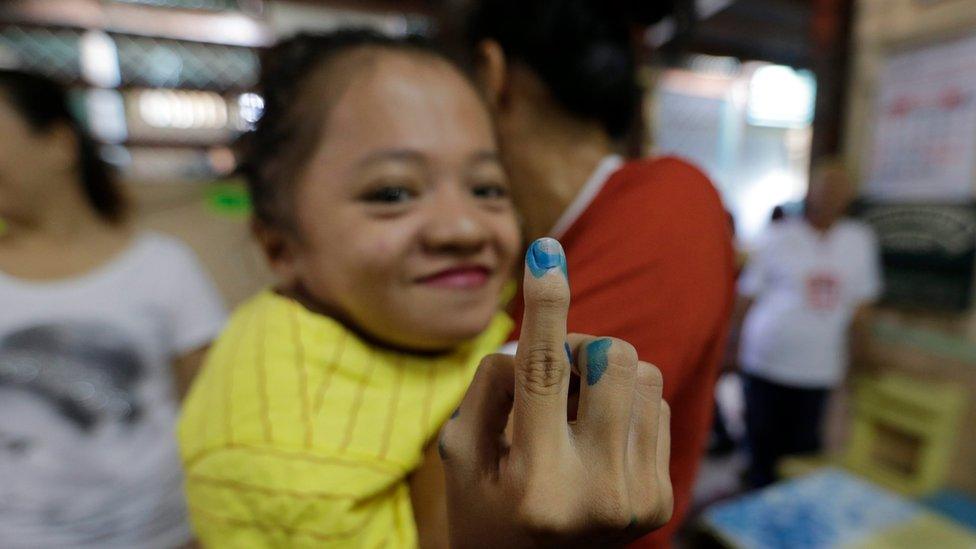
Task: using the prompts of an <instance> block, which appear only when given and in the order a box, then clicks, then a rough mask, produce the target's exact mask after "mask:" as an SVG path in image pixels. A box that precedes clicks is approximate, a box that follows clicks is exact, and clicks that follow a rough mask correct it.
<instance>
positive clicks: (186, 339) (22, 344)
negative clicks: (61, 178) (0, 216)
mask: <svg viewBox="0 0 976 549" xmlns="http://www.w3.org/2000/svg"><path fill="white" fill-rule="evenodd" d="M224 320H225V310H224V307H223V304H222V303H221V300H220V298H219V296H218V294H217V292H216V290H215V288H214V286H213V284H212V283H211V281H210V278H209V277H208V276H207V274H206V273H205V272H204V270H203V269H202V268H201V267H200V265H199V264H198V263H197V260H196V258H195V257H194V255H193V254H192V252H191V251H190V250H189V249H188V248H187V247H186V246H185V245H183V244H182V243H180V242H178V241H176V240H174V239H172V238H169V237H165V236H162V235H159V234H155V233H143V234H140V235H138V236H137V237H135V238H134V240H133V242H132V243H131V244H130V245H129V247H128V248H127V249H126V250H125V251H123V252H121V253H120V254H119V255H118V256H116V257H115V258H114V259H112V260H110V261H109V262H108V263H106V264H104V265H102V266H101V267H98V268H96V269H95V270H93V271H91V272H89V273H86V274H84V275H81V276H78V277H74V278H71V279H64V280H59V281H51V282H46V281H45V282H33V281H26V280H21V279H17V278H14V277H11V276H8V275H5V274H3V273H2V272H0V547H4V548H8V549H10V548H17V547H99V548H102V547H107V548H116V547H137V548H142V547H145V548H156V547H158V548H170V547H176V546H179V545H182V544H184V543H186V542H187V541H188V540H189V539H190V538H191V534H190V529H189V526H188V522H187V516H186V509H185V503H184V498H183V493H182V475H181V472H180V462H179V458H178V454H177V449H176V442H175V432H174V430H175V420H176V414H177V403H176V399H175V392H174V383H173V370H172V368H173V363H174V360H175V359H176V358H177V357H179V356H180V355H183V354H185V353H188V352H191V351H194V350H196V349H198V348H200V347H201V346H203V345H206V344H208V343H210V341H211V340H213V339H214V338H215V337H216V336H217V334H218V333H219V331H220V329H221V328H222V327H223V323H224Z"/></svg>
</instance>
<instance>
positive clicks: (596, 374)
mask: <svg viewBox="0 0 976 549" xmlns="http://www.w3.org/2000/svg"><path fill="white" fill-rule="evenodd" d="M611 345H613V340H611V339H609V338H606V337H604V338H600V339H597V340H595V341H591V342H589V343H588V344H587V345H586V384H587V385H594V384H595V383H596V382H597V381H600V378H601V377H603V373H604V372H606V371H607V364H608V362H607V351H608V350H610V346H611Z"/></svg>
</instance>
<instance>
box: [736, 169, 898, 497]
mask: <svg viewBox="0 0 976 549" xmlns="http://www.w3.org/2000/svg"><path fill="white" fill-rule="evenodd" d="M853 197H854V187H853V185H852V184H851V179H850V177H849V176H848V174H847V171H846V170H845V169H844V167H843V165H841V164H840V163H839V162H837V161H834V160H827V161H823V162H821V163H819V164H818V165H817V167H816V168H815V169H814V172H813V176H812V178H811V183H810V189H809V192H808V194H807V198H806V204H805V212H804V215H803V216H802V217H797V218H787V219H784V220H782V221H779V222H777V223H771V224H770V225H769V228H768V229H767V232H766V234H765V235H763V237H762V238H761V243H760V244H759V245H758V247H757V248H756V250H755V251H754V253H753V254H752V255H751V257H750V260H749V262H748V263H747V265H746V267H745V270H744V272H743V273H742V276H741V278H740V279H739V294H740V296H741V298H742V302H743V304H742V305H741V306H740V311H743V310H744V312H740V314H742V315H743V316H744V322H743V324H742V327H741V332H740V336H739V348H738V362H739V366H740V368H741V370H742V373H743V379H744V389H745V397H746V398H745V400H746V435H747V439H748V444H749V449H750V453H751V462H750V465H749V471H748V480H749V482H750V484H751V485H752V486H754V487H760V486H764V485H766V484H769V483H770V482H772V481H773V480H775V475H774V470H775V466H776V462H777V461H778V460H779V459H780V458H781V457H783V456H785V455H792V454H809V453H815V452H817V451H819V449H820V447H821V434H820V431H821V424H822V418H823V412H824V407H825V404H826V401H827V397H828V395H829V392H830V390H831V389H832V388H834V387H836V386H837V385H838V384H839V383H840V382H841V381H842V380H843V378H844V375H845V373H846V368H847V362H848V348H849V343H850V341H849V340H850V333H849V332H850V327H851V324H852V321H853V319H854V318H856V317H860V316H862V313H863V310H864V308H865V307H866V306H867V305H869V304H870V303H871V302H873V301H875V300H876V299H877V298H878V296H879V293H880V291H881V281H880V275H879V266H878V263H879V261H878V260H879V252H878V245H877V242H876V239H875V236H874V234H873V233H872V232H871V230H870V229H869V228H868V227H867V226H866V225H863V224H861V223H859V222H857V221H854V220H851V219H845V218H844V217H843V216H844V213H845V211H846V210H847V208H848V206H849V205H850V202H851V200H852V199H853Z"/></svg>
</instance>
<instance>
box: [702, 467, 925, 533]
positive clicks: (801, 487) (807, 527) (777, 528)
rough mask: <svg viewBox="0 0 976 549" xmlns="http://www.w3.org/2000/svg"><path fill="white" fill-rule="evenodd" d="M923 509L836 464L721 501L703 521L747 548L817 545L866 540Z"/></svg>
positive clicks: (710, 510) (910, 517)
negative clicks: (844, 470) (837, 466)
mask: <svg viewBox="0 0 976 549" xmlns="http://www.w3.org/2000/svg"><path fill="white" fill-rule="evenodd" d="M921 511H922V508H921V507H920V506H919V505H917V504H915V503H913V502H911V501H909V500H907V499H905V498H902V497H899V496H897V495H895V494H892V493H891V492H888V491H885V490H884V489H882V488H879V487H877V486H875V485H873V484H870V483H868V482H865V481H863V480H860V479H858V478H857V477H854V476H852V475H850V474H848V473H844V472H842V471H840V470H837V469H824V470H822V471H819V472H817V473H814V474H812V475H809V476H806V477H802V478H798V479H794V480H790V481H787V482H782V483H779V484H775V485H773V486H770V487H769V488H766V489H764V490H761V491H758V492H753V493H751V494H747V495H744V496H742V497H739V498H736V499H734V500H731V501H728V502H724V503H720V504H718V505H716V506H714V507H712V508H711V509H709V510H708V511H706V512H705V515H704V521H705V524H707V525H708V526H709V527H711V528H712V529H713V530H714V531H715V532H716V533H718V534H719V536H720V537H721V538H723V539H724V540H726V541H728V542H731V543H732V544H734V545H735V546H738V547H743V548H748V549H780V548H784V549H785V548H789V549H819V548H828V547H838V546H842V545H846V544H848V543H852V542H855V541H858V540H861V539H865V538H867V537H868V536H871V535H872V534H875V533H878V532H880V531H882V530H884V529H886V528H888V527H890V526H893V525H896V524H899V523H902V522H906V521H909V520H911V519H912V518H914V517H915V516H916V515H918V514H919V513H920V512H921Z"/></svg>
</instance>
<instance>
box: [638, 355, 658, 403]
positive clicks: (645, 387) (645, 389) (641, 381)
mask: <svg viewBox="0 0 976 549" xmlns="http://www.w3.org/2000/svg"><path fill="white" fill-rule="evenodd" d="M663 390H664V375H663V374H662V373H661V370H659V369H657V368H656V367H655V366H654V365H652V364H648V363H647V362H640V363H638V365H637V393H638V394H639V395H640V396H641V397H643V398H646V399H648V400H652V399H655V398H660V395H661V393H662V392H663ZM661 403H662V406H663V404H664V401H663V400H662V401H661ZM662 413H663V412H662Z"/></svg>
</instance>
